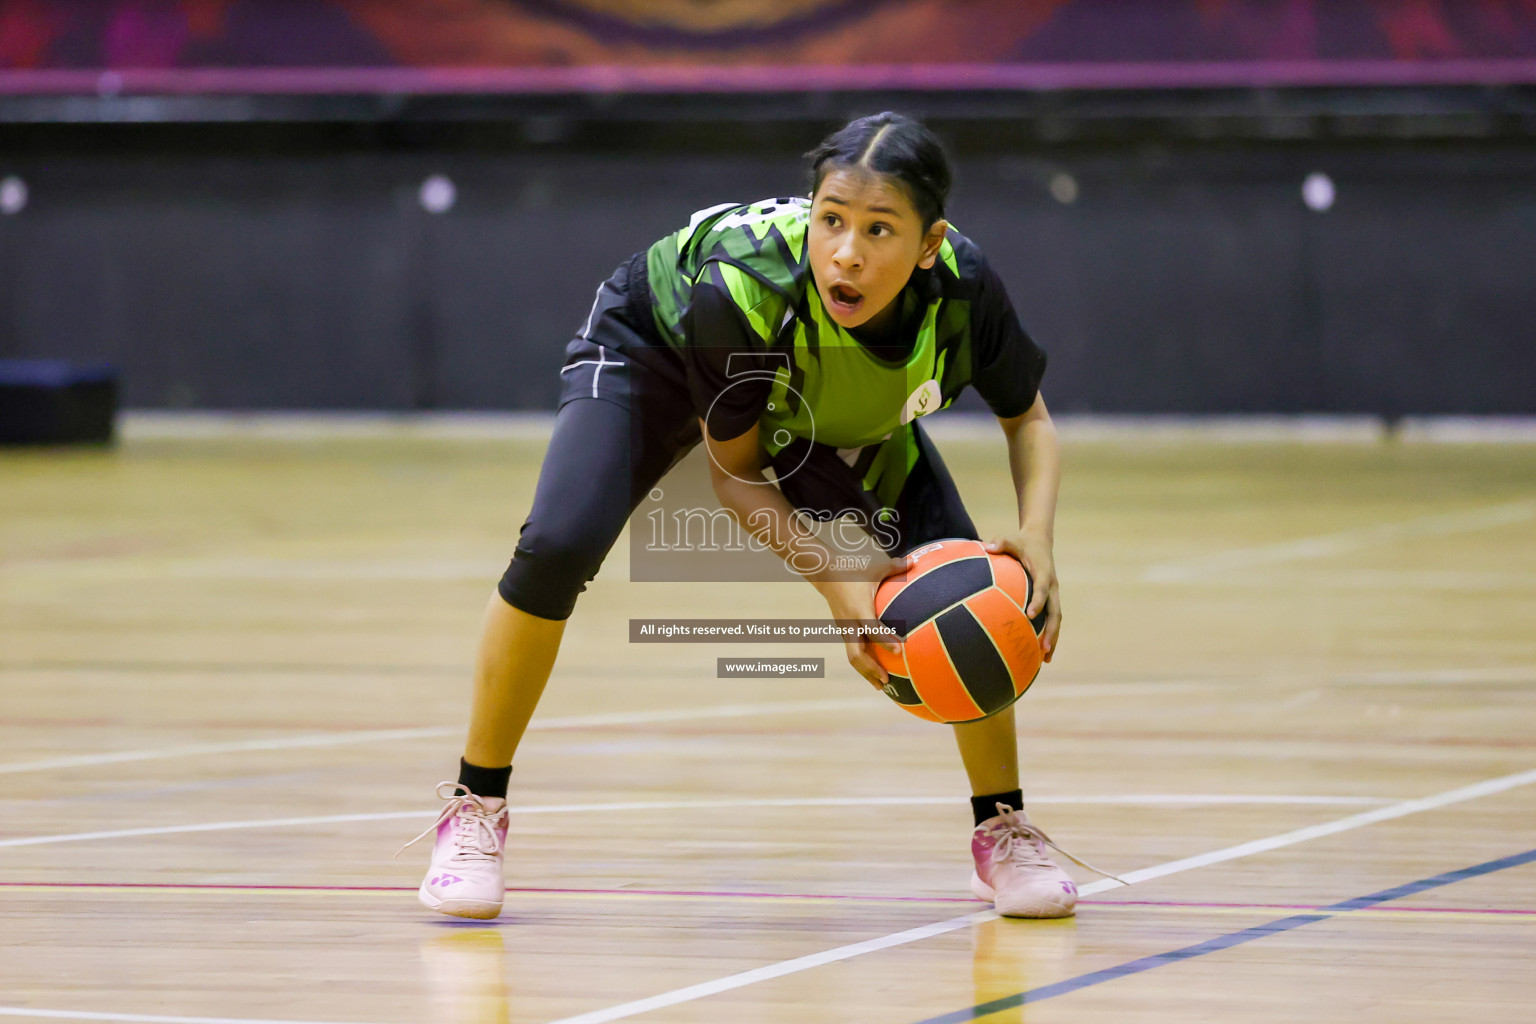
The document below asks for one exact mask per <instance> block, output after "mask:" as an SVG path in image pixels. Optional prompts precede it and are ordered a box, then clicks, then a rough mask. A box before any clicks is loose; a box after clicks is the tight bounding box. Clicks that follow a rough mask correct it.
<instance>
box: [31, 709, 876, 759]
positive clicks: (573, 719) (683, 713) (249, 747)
mask: <svg viewBox="0 0 1536 1024" xmlns="http://www.w3.org/2000/svg"><path fill="white" fill-rule="evenodd" d="M870 706H874V707H879V706H880V704H879V701H876V700H871V699H870V698H867V697H866V698H853V697H839V698H835V699H830V700H789V701H779V702H776V703H764V704H717V705H715V706H713V707H706V708H666V709H662V710H656V711H616V712H610V713H607V714H600V715H568V716H566V717H564V718H543V719H540V718H535V719H534V720H533V721H532V722H531V723H530V724H529V726H528V729H529V731H530V732H532V731H535V730H544V729H585V728H590V727H593V726H603V725H639V724H644V723H648V722H680V721H689V720H693V719H700V718H741V717H745V716H749V715H777V714H798V713H801V712H807V711H811V712H815V711H844V710H850V709H853V708H862V707H870ZM464 729H465V727H464V726H462V725H452V726H431V727H429V728H423V729H375V730H371V731H366V732H326V733H315V734H313V735H309V736H290V737H287V738H285V739H265V740H235V741H231V742H228V743H193V744H189V745H187V746H182V747H160V748H150V749H146V750H117V751H112V752H110V753H105V754H79V755H76V756H73V757H51V758H46V759H44V760H40V761H19V762H15V763H12V764H0V775H11V774H15V773H18V772H46V771H55V770H58V769H62V768H82V767H88V766H90V765H98V764H119V763H121V762H124V761H158V760H162V759H164V758H173V757H198V756H202V755H206V754H231V753H241V752H244V751H253V750H293V749H295V748H301V747H340V746H345V745H347V744H351V743H382V742H388V741H391V740H419V739H437V738H439V737H443V736H458V735H461V734H463V732H464Z"/></svg>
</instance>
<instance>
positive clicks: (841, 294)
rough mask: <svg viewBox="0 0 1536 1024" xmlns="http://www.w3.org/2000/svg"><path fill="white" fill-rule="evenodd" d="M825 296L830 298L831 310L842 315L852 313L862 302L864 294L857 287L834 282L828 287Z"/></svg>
mask: <svg viewBox="0 0 1536 1024" xmlns="http://www.w3.org/2000/svg"><path fill="white" fill-rule="evenodd" d="M827 297H828V298H829V299H831V300H832V306H833V312H835V313H840V314H842V315H843V316H847V315H849V314H851V313H853V312H854V311H855V310H857V309H858V308H859V306H860V305H862V304H863V302H864V296H863V295H860V294H859V292H858V290H857V289H855V288H850V287H848V286H847V285H845V284H835V285H833V286H832V287H830V288H828V289H827Z"/></svg>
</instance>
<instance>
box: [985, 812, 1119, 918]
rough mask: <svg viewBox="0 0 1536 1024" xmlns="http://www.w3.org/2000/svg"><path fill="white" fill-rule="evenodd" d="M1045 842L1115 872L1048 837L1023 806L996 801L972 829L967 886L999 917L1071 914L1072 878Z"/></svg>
mask: <svg viewBox="0 0 1536 1024" xmlns="http://www.w3.org/2000/svg"><path fill="white" fill-rule="evenodd" d="M1047 846H1049V847H1050V848H1051V849H1053V850H1056V851H1058V852H1059V853H1061V854H1063V855H1065V856H1066V857H1067V858H1068V859H1070V860H1072V861H1074V862H1075V863H1078V864H1082V865H1083V867H1085V868H1088V869H1089V870H1090V871H1096V872H1098V873H1099V874H1101V875H1105V877H1107V878H1114V877H1115V876H1113V875H1109V874H1107V873H1105V872H1103V871H1099V869H1098V868H1095V867H1093V866H1092V865H1091V864H1083V862H1082V861H1080V860H1078V859H1077V858H1076V857H1073V856H1072V855H1071V854H1070V853H1067V851H1065V850H1063V849H1061V847H1059V846H1057V845H1056V844H1055V843H1053V842H1051V839H1050V837H1049V836H1047V835H1046V834H1045V833H1044V832H1042V831H1040V830H1039V829H1038V828H1036V827H1035V826H1034V825H1031V824H1030V822H1029V816H1028V815H1026V814H1025V813H1024V811H1023V810H1022V809H1020V810H1017V811H1015V810H1014V809H1013V808H1012V807H1009V806H1008V805H1007V804H1002V803H1000V804H998V805H997V816H996V817H993V818H988V819H987V820H986V821H984V822H982V823H981V824H980V825H977V826H976V829H975V831H973V832H972V833H971V856H972V857H974V858H975V860H976V873H975V874H974V875H972V876H971V892H973V893H975V894H976V895H977V897H978V898H980V899H984V900H988V901H990V902H991V903H992V905H993V906H994V907H996V908H997V912H998V913H999V914H1002V915H1003V916H1004V917H1071V916H1072V914H1073V913H1074V911H1073V908H1074V907H1075V906H1076V905H1077V883H1076V882H1074V881H1072V876H1070V875H1068V874H1067V873H1066V872H1065V871H1063V870H1062V869H1061V868H1059V867H1057V866H1056V863H1055V862H1054V861H1052V860H1051V858H1050V855H1049V854H1048V853H1046V852H1045V848H1046V847H1047Z"/></svg>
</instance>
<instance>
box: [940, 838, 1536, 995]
mask: <svg viewBox="0 0 1536 1024" xmlns="http://www.w3.org/2000/svg"><path fill="white" fill-rule="evenodd" d="M1532 861H1536V850H1527V851H1525V852H1524V853H1516V854H1512V855H1511V856H1508V857H1500V858H1499V859H1498V860H1490V861H1484V862H1483V863H1482V864H1474V865H1472V866H1471V867H1469V868H1461V869H1459V870H1457V871H1447V872H1446V873H1445V874H1443V875H1435V876H1433V877H1431V878H1421V879H1419V880H1418V881H1417V882H1409V883H1407V884H1406V885H1399V886H1395V887H1393V888H1391V889H1383V890H1381V891H1380V892H1377V893H1372V894H1371V895H1369V896H1359V897H1356V898H1355V899H1352V900H1345V901H1344V902H1342V903H1333V904H1330V905H1329V906H1326V907H1318V908H1317V910H1315V911H1310V912H1308V913H1305V914H1295V915H1293V916H1291V917H1283V918H1280V919H1279V920H1277V921H1269V922H1267V923H1265V924H1259V925H1254V926H1253V927H1252V928H1244V929H1243V930H1241V931H1236V932H1228V933H1227V934H1226V935H1218V936H1216V938H1214V939H1207V940H1206V941H1204V942H1199V943H1196V944H1195V945H1193V946H1185V947H1184V948H1183V949H1175V950H1170V951H1169V952H1167V953H1158V954H1157V955H1155V956H1148V957H1142V958H1141V959H1140V960H1131V961H1129V962H1128V963H1123V964H1118V965H1117V966H1114V967H1106V968H1104V969H1103V970H1099V971H1091V972H1089V973H1088V974H1079V975H1078V976H1077V977H1075V978H1068V979H1066V980H1065V981H1058V982H1055V983H1054V984H1051V985H1042V986H1040V987H1039V988H1032V989H1029V990H1028V991H1026V992H1018V993H1015V994H1014V995H1011V996H1003V997H1002V998H1001V999H993V1000H992V1001H990V1002H986V1003H978V1004H976V1005H975V1006H969V1007H966V1008H965V1009H964V1010H956V1011H955V1012H953V1013H944V1014H940V1015H939V1016H937V1017H928V1018H926V1019H924V1020H920V1021H918V1022H917V1024H960V1022H961V1021H968V1020H976V1019H977V1018H978V1017H986V1016H989V1015H990V1014H994V1013H1000V1012H1002V1011H1003V1010H1011V1009H1014V1008H1016V1007H1019V1006H1023V1005H1024V1004H1025V1003H1038V1002H1040V1001H1041V1000H1043V999H1053V998H1055V997H1056V996H1064V995H1066V994H1067V993H1069V992H1076V991H1078V990H1079V989H1085V988H1089V987H1091V986H1093V985H1101V984H1103V983H1104V982H1106V981H1114V980H1115V979H1116V978H1125V977H1128V976H1130V975H1132V974H1140V973H1141V972H1143V971H1150V970H1152V969H1153V968H1155V967H1164V966H1166V965H1168V964H1176V963H1181V962H1183V961H1185V960H1190V959H1193V958H1194V957H1197V956H1204V955H1205V954H1207V953H1216V952H1219V951H1221V950H1223V949H1231V948H1232V947H1233V946H1241V945H1242V944H1243V943H1245V942H1252V941H1253V940H1254V939H1262V938H1264V937H1265V936H1268V935H1277V934H1279V933H1280V932H1288V931H1290V930H1291V929H1293V928H1300V927H1302V926H1303V925H1309V924H1315V923H1316V922H1318V921H1327V920H1330V919H1332V918H1333V917H1334V916H1335V915H1337V914H1341V913H1347V912H1348V911H1351V910H1364V909H1365V908H1367V907H1374V906H1376V905H1377V904H1378V903H1386V902H1388V901H1390V900H1400V899H1402V898H1403V897H1405V896H1413V895H1416V894H1417V893H1421V892H1424V891H1425V890H1427V889H1438V888H1439V887H1440V886H1442V885H1451V884H1453V883H1455V882H1462V881H1465V880H1466V879H1468V878H1476V877H1478V876H1479V875H1487V874H1492V873H1493V872H1495V871H1503V870H1504V869H1505V868H1513V867H1519V866H1520V865H1521V864H1529V863H1531V862H1532Z"/></svg>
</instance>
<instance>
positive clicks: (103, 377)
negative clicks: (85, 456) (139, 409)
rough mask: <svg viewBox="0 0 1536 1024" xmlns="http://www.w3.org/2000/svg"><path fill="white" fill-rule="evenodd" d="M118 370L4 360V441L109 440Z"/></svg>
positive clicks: (0, 368) (0, 379)
mask: <svg viewBox="0 0 1536 1024" xmlns="http://www.w3.org/2000/svg"><path fill="white" fill-rule="evenodd" d="M116 419H117V370H115V369H114V368H112V367H110V366H76V365H73V364H70V363H66V362H63V361H60V360H53V359H0V444H109V443H111V441H112V437H113V428H114V424H115V421H116Z"/></svg>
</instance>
